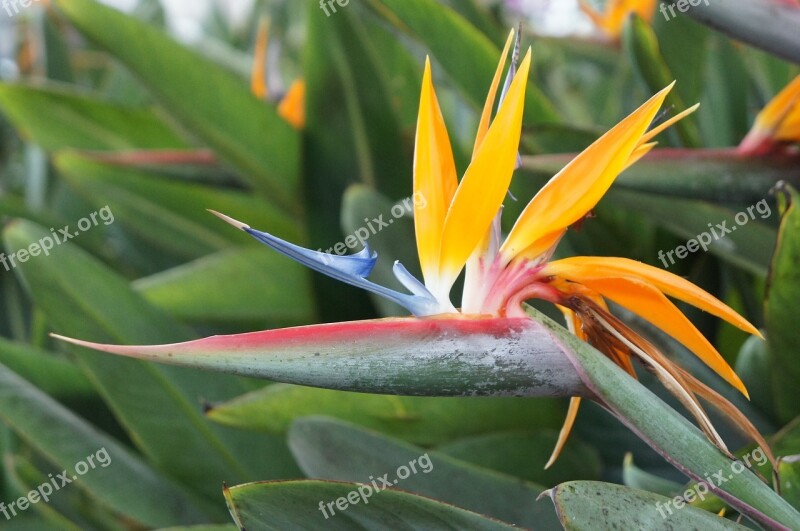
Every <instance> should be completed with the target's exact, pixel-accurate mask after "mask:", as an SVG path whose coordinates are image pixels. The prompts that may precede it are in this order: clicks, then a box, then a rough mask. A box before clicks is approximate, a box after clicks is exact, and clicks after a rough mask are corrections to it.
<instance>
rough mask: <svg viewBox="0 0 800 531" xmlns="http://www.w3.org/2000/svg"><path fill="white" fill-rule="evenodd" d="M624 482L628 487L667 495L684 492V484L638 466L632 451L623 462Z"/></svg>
mask: <svg viewBox="0 0 800 531" xmlns="http://www.w3.org/2000/svg"><path fill="white" fill-rule="evenodd" d="M622 482H623V483H624V484H625V486H626V487H632V488H634V489H640V490H645V491H648V492H653V493H655V494H661V495H662V496H667V497H670V496H673V495H675V494H677V493H679V492H683V485H681V484H680V483H676V482H674V481H670V480H668V479H664V478H662V477H660V476H656V475H655V474H651V473H649V472H646V471H644V470H642V469H641V468H639V467H637V466H636V465H635V464H634V463H633V454H632V453H630V452H629V453H627V454H625V460H624V461H623V463H622Z"/></svg>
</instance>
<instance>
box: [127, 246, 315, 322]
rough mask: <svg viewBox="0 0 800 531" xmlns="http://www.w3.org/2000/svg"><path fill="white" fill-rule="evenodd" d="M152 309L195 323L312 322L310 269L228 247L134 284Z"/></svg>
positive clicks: (262, 251) (255, 251)
mask: <svg viewBox="0 0 800 531" xmlns="http://www.w3.org/2000/svg"><path fill="white" fill-rule="evenodd" d="M133 287H134V288H135V289H136V290H137V291H138V292H139V293H141V294H142V295H143V296H144V298H145V299H147V300H148V301H149V302H150V303H151V304H153V305H154V306H158V307H159V308H161V309H162V310H165V311H166V312H167V313H169V314H170V315H171V316H173V317H175V318H176V319H180V320H182V321H187V322H191V323H199V324H213V323H217V324H228V325H238V326H237V327H238V328H244V327H246V326H248V325H250V326H253V325H256V326H257V325H258V324H262V325H263V323H269V324H271V325H272V326H275V325H287V324H299V323H305V322H309V321H313V320H314V312H315V311H314V298H313V294H312V292H311V282H310V278H309V273H308V270H307V269H305V268H304V267H303V266H302V265H300V264H298V263H297V262H294V261H292V260H289V259H287V258H285V257H284V256H281V255H279V254H278V253H275V252H273V251H271V250H270V249H267V248H264V247H260V246H259V247H256V248H232V249H228V250H225V251H221V252H219V253H216V254H213V255H210V256H206V257H203V258H200V259H198V260H195V261H194V262H190V263H187V264H184V265H181V266H179V267H176V268H173V269H169V270H167V271H163V272H161V273H157V274H155V275H152V276H149V277H146V278H142V279H140V280H137V281H136V282H135V283H134V284H133Z"/></svg>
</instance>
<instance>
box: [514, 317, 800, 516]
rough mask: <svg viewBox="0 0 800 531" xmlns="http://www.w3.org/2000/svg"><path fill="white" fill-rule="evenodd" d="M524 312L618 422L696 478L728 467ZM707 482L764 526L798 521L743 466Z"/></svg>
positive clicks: (656, 402)
mask: <svg viewBox="0 0 800 531" xmlns="http://www.w3.org/2000/svg"><path fill="white" fill-rule="evenodd" d="M529 312H530V313H531V314H532V315H534V316H535V318H536V319H537V320H539V321H540V322H541V323H542V324H544V325H546V326H549V328H550V329H551V330H552V332H553V335H555V336H556V337H558V338H560V339H561V340H562V341H564V342H565V343H568V344H570V343H571V344H572V345H573V347H572V348H571V349H569V350H566V351H565V353H566V355H567V356H568V357H569V358H570V359H571V360H573V363H575V365H576V368H577V367H580V369H579V370H580V371H581V374H582V376H583V377H584V379H585V380H584V381H585V382H586V384H587V386H589V388H590V389H591V390H592V391H593V392H594V393H595V395H596V396H597V398H598V400H600V401H601V402H602V403H603V404H604V406H605V407H606V408H607V409H609V410H610V411H611V412H612V413H613V414H614V416H616V417H617V418H618V419H619V420H620V421H621V422H622V423H623V424H625V425H626V426H628V427H629V428H631V429H632V430H633V431H635V432H636V433H637V434H638V435H639V436H640V437H641V438H642V439H643V440H645V441H646V442H647V443H648V444H649V445H650V446H651V447H652V448H653V449H655V450H656V451H658V452H659V453H661V454H662V455H663V456H665V457H667V458H668V460H669V461H670V462H671V463H672V464H673V465H674V466H676V467H677V468H678V469H679V470H680V471H681V472H682V473H683V474H685V475H687V476H689V477H690V478H692V479H694V480H697V481H701V480H704V478H705V476H706V475H708V474H711V473H713V472H715V471H721V473H724V472H725V471H727V470H731V466H732V462H731V460H730V459H729V458H728V457H726V456H725V455H724V454H723V453H722V452H720V451H719V449H718V448H717V447H716V446H714V445H713V444H712V443H711V442H710V441H709V440H708V439H707V438H706V437H705V436H704V435H703V434H702V432H701V431H700V430H699V429H697V428H696V427H695V426H694V425H692V424H691V423H689V421H687V420H686V419H685V418H684V417H683V416H681V415H680V414H678V413H677V412H676V411H675V410H673V409H672V408H670V407H668V406H667V405H666V404H664V402H662V401H661V400H660V399H659V398H658V397H656V396H655V395H654V394H653V393H652V392H650V391H649V390H648V389H647V388H645V387H644V386H642V385H641V384H639V383H638V382H637V381H636V380H634V379H633V378H632V377H631V376H630V375H628V374H627V373H626V372H624V371H623V370H622V369H620V368H619V367H617V366H616V365H614V363H613V362H612V361H611V360H609V359H608V358H607V357H605V356H603V355H601V354H600V353H598V352H597V351H594V350H590V349H587V348H585V347H582V346H581V342H580V340H579V339H577V338H575V337H574V336H572V335H570V334H569V333H568V332H567V331H566V330H565V329H564V328H562V327H561V326H559V325H558V324H556V323H555V322H553V321H551V320H550V319H548V318H547V317H546V316H544V315H541V314H540V313H539V312H536V311H535V310H533V309H529ZM730 476H731V477H730V479H728V480H726V481H725V483H722V484H720V485H716V484H715V486H712V487H711V490H712V492H714V493H715V494H717V495H719V496H720V497H722V498H723V499H725V501H726V502H728V503H729V504H730V505H731V506H733V507H734V508H736V509H737V510H738V511H739V512H741V513H743V514H745V515H747V516H749V517H750V518H752V519H753V520H755V521H757V522H761V523H762V524H764V525H767V526H775V525H778V524H782V525H785V526H788V527H789V528H792V527H797V526H800V512H797V510H795V509H794V508H793V507H792V506H791V505H789V504H788V503H787V502H786V501H785V500H784V499H782V498H781V497H780V496H778V495H777V494H776V493H775V492H774V491H772V490H771V489H770V488H769V486H767V485H766V484H764V483H763V482H762V481H761V479H759V478H758V477H757V476H756V475H755V474H753V473H752V472H750V471H749V470H747V469H745V470H743V471H742V472H741V473H736V474H733V473H731V474H730Z"/></svg>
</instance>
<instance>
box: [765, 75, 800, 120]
mask: <svg viewBox="0 0 800 531" xmlns="http://www.w3.org/2000/svg"><path fill="white" fill-rule="evenodd" d="M798 106H800V76H797V77H796V78H794V81H792V82H791V83H789V84H788V85H787V86H786V88H784V89H783V90H782V91H780V92H779V93H778V95H777V96H775V97H774V98H773V99H772V100H771V101H770V102H769V103H768V104H767V106H766V107H764V109H763V110H762V111H761V112H760V113H759V114H758V117H756V122H755V127H756V128H759V129H762V130H770V131H774V130H776V129H777V128H779V127H780V124H781V122H783V121H784V120H785V119H786V117H787V116H788V115H789V114H790V113H792V111H793V110H794V109H795V108H796V107H798Z"/></svg>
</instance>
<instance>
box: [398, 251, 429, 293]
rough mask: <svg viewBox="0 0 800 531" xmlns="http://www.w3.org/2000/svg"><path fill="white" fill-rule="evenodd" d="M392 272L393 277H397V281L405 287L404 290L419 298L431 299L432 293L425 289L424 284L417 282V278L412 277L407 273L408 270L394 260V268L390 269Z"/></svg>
mask: <svg viewBox="0 0 800 531" xmlns="http://www.w3.org/2000/svg"><path fill="white" fill-rule="evenodd" d="M392 272H394V276H395V277H397V280H399V281H400V283H401V284H402V285H403V286H405V288H406V289H407V290H408V291H410V292H411V293H413V294H414V295H417V296H419V297H428V298H431V299H433V298H434V296H433V293H431V292H430V291H428V288H426V287H425V284H423V283H422V282H420V281H419V280H417V277H415V276H414V275H412V274H411V273H409V272H408V269H406V267H405V266H404V265H403V264H401V263H400V261H399V260H395V262H394V267H392Z"/></svg>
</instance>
